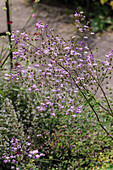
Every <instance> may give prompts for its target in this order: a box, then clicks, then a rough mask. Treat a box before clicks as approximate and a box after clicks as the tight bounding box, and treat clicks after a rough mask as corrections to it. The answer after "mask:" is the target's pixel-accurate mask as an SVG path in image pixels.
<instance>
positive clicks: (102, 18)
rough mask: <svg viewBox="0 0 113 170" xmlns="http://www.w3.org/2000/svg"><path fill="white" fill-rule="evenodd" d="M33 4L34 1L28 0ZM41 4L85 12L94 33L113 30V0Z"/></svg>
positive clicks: (62, 0) (54, 0) (42, 0)
mask: <svg viewBox="0 0 113 170" xmlns="http://www.w3.org/2000/svg"><path fill="white" fill-rule="evenodd" d="M28 1H29V2H33V0H28ZM40 3H45V4H48V5H54V6H58V7H59V6H60V7H63V8H70V9H72V10H73V11H75V10H76V9H79V10H82V11H84V13H85V15H86V19H87V20H88V21H90V26H91V27H92V31H94V32H102V31H104V30H107V31H111V30H112V29H113V10H112V9H113V1H112V0H100V1H99V0H92V1H90V0H86V1H85V3H84V0H78V1H76V0H71V1H70V0H40Z"/></svg>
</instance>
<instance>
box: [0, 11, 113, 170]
mask: <svg viewBox="0 0 113 170" xmlns="http://www.w3.org/2000/svg"><path fill="white" fill-rule="evenodd" d="M74 16H75V23H76V27H77V29H78V32H79V34H78V35H81V37H78V36H73V37H72V38H71V40H70V41H68V42H66V41H65V40H64V39H60V38H59V36H58V35H54V30H53V29H49V28H48V25H44V24H43V22H42V21H39V22H38V23H36V25H35V31H34V33H33V34H28V33H27V32H26V31H23V32H20V31H18V30H17V31H13V32H12V35H11V42H12V52H13V69H12V70H11V71H6V70H4V68H2V69H1V77H0V167H1V169H3V168H4V169H8V170H9V169H16V170H21V169H29V170H30V169H31V170H33V169H41V170H43V169H44V170H47V169H48V170H49V169H52V170H54V169H61V170H62V169H67V170H70V169H72V170H74V169H80V170H81V169H104V168H105V169H106V168H107V169H110V168H113V165H112V164H113V159H112V157H113V123H112V122H113V112H112V107H113V99H112V89H111V88H110V87H109V81H110V79H112V69H113V68H112V56H113V51H111V52H110V53H109V54H108V55H106V56H105V57H106V59H104V60H102V61H101V60H100V59H96V58H95V56H94V55H93V52H92V50H91V49H90V47H89V46H88V41H87V39H88V37H87V36H88V35H90V36H91V35H93V33H92V32H90V31H89V27H88V26H87V25H84V22H85V21H84V20H85V16H84V14H83V12H79V13H78V12H76V13H75V15H74ZM78 38H79V41H77V39H78ZM98 93H99V98H98V97H97V95H98Z"/></svg>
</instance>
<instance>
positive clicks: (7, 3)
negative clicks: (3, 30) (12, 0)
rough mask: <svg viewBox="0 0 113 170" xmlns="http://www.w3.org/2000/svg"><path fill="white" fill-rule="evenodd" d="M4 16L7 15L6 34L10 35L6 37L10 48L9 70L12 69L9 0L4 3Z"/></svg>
mask: <svg viewBox="0 0 113 170" xmlns="http://www.w3.org/2000/svg"><path fill="white" fill-rule="evenodd" d="M6 8H7V11H6V14H7V27H8V32H9V33H10V34H9V35H8V38H9V46H10V65H11V70H12V68H13V61H12V59H13V53H12V44H11V33H12V29H11V24H10V9H9V0H7V1H6Z"/></svg>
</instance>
